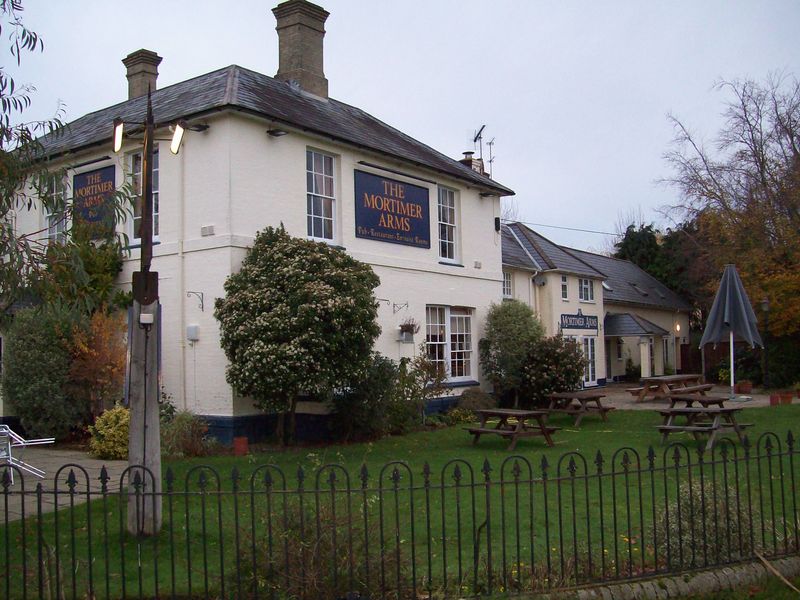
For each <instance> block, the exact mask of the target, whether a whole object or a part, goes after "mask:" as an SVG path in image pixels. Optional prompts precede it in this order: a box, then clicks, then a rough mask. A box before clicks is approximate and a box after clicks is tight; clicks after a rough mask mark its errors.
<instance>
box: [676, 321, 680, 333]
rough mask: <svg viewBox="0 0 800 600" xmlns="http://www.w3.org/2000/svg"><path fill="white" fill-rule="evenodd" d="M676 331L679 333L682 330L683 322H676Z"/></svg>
mask: <svg viewBox="0 0 800 600" xmlns="http://www.w3.org/2000/svg"><path fill="white" fill-rule="evenodd" d="M675 331H677V332H678V333H680V332H681V324H680V323H675Z"/></svg>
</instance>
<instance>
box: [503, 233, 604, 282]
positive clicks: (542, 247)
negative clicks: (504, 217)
mask: <svg viewBox="0 0 800 600" xmlns="http://www.w3.org/2000/svg"><path fill="white" fill-rule="evenodd" d="M506 227H507V228H508V229H509V230H510V231H511V232H513V234H514V235H513V236H512V239H513V238H515V241H518V244H521V245H522V247H523V248H524V249H525V250H526V251H527V253H528V254H529V255H530V256H531V257H532V258H533V260H534V261H535V263H538V265H539V266H538V267H537V266H535V264H533V263H532V266H533V268H536V269H537V270H543V271H563V272H565V273H570V274H573V275H582V276H584V277H592V278H597V279H604V278H605V275H604V274H603V273H602V272H601V271H599V270H598V269H595V268H594V267H592V266H591V265H589V264H587V263H586V262H584V261H583V260H581V259H580V258H578V257H576V256H575V255H574V254H572V252H571V251H569V250H567V249H566V248H563V247H561V246H559V245H558V244H556V243H554V242H551V241H550V240H548V239H547V238H546V237H544V236H543V235H540V234H538V233H536V232H535V231H533V230H532V229H530V228H529V227H526V226H525V225H523V224H521V223H510V224H509V225H507V226H506ZM504 241H505V239H504Z"/></svg>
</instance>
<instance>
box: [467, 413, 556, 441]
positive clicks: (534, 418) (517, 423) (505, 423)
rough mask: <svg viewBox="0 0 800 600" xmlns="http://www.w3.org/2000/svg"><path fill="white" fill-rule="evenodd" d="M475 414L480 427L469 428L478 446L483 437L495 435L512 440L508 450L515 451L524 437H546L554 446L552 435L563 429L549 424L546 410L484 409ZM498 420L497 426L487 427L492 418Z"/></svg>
mask: <svg viewBox="0 0 800 600" xmlns="http://www.w3.org/2000/svg"><path fill="white" fill-rule="evenodd" d="M475 413H476V414H477V415H478V418H479V419H480V421H481V424H480V426H478V427H467V428H466V429H467V431H469V432H470V433H471V434H472V435H473V436H475V437H474V439H473V440H472V443H473V444H477V443H478V440H479V439H480V437H481V435H484V434H487V433H493V434H496V435H500V436H503V437H508V438H511V443H510V444H509V445H508V448H507V449H508V450H513V449H514V448H515V447H516V445H517V440H518V439H519V438H523V437H532V436H535V435H541V436H544V439H545V440H546V441H547V445H548V446H553V445H554V442H553V438H552V437H550V434H551V433H553V432H555V431H558V430H559V429H561V428H560V427H553V426H551V425H548V424H547V415H548V412H547V411H546V410H519V409H515V408H484V409H480V410H476V411H475ZM495 417H496V418H497V419H498V422H497V425H495V426H494V427H487V421H488V420H489V419H490V418H495Z"/></svg>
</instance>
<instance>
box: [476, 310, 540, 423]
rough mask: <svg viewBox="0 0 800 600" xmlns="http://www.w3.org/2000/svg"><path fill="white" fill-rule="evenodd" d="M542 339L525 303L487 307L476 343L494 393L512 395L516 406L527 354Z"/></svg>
mask: <svg viewBox="0 0 800 600" xmlns="http://www.w3.org/2000/svg"><path fill="white" fill-rule="evenodd" d="M543 336H544V328H543V327H542V324H541V322H540V321H539V320H538V319H537V318H536V316H535V315H534V314H533V311H532V310H531V308H530V307H529V306H527V305H526V304H523V303H522V302H519V301H518V300H506V301H504V302H502V303H501V304H493V305H492V306H491V307H490V308H489V312H488V314H487V315H486V329H485V331H484V334H483V339H481V340H480V342H479V343H478V351H479V354H480V361H481V368H482V369H483V372H484V373H485V374H486V377H487V378H488V379H489V381H491V382H492V385H493V386H494V390H495V392H496V393H497V394H498V395H504V394H507V395H510V396H512V397H513V400H514V406H515V407H516V406H518V405H519V389H520V386H521V385H522V381H523V366H524V364H525V360H526V357H527V354H528V351H529V349H530V346H531V344H533V343H534V342H536V341H537V340H539V339H541V338H542V337H543Z"/></svg>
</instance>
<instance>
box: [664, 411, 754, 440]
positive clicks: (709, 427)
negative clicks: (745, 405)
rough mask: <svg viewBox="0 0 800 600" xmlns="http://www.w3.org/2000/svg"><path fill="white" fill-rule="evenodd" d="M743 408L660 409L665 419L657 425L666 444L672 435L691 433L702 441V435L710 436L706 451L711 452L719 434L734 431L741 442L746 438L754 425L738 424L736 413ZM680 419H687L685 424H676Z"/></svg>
mask: <svg viewBox="0 0 800 600" xmlns="http://www.w3.org/2000/svg"><path fill="white" fill-rule="evenodd" d="M741 410H742V409H741V408H735V407H724V408H720V407H719V406H708V407H701V406H697V407H673V408H664V409H660V410H659V411H658V412H659V414H660V415H661V416H662V417H664V422H663V424H662V425H656V427H657V428H658V430H659V431H660V432H661V442H662V443H666V441H667V437H668V436H669V434H670V433H676V432H687V433H691V434H692V435H693V436H694V438H695V439H700V436H701V435H705V434H710V437H709V438H708V442H707V443H706V450H711V448H713V446H714V441H715V439H716V437H717V434H718V433H727V432H730V431H733V432H735V433H736V435H737V436H738V437H739V441H740V442H741V441H742V440H743V437H744V433H743V432H744V429H745V428H746V427H750V426H752V423H738V422H737V421H736V413H737V412H739V411H741ZM678 417H683V418H685V423H684V424H682V425H679V424H677V423H676V419H677V418H678Z"/></svg>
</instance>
